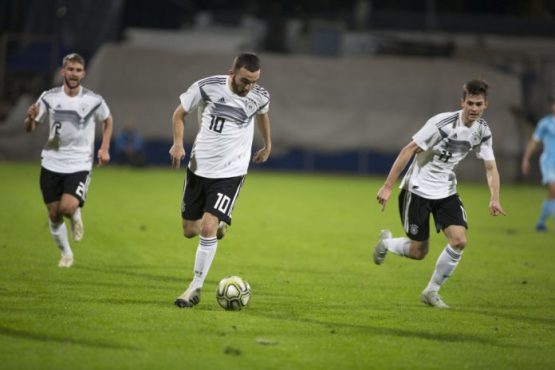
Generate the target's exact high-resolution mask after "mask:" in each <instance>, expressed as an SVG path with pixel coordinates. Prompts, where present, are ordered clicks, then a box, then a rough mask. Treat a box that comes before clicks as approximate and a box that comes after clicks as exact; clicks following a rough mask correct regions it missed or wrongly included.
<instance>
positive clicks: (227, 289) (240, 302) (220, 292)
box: [216, 276, 251, 311]
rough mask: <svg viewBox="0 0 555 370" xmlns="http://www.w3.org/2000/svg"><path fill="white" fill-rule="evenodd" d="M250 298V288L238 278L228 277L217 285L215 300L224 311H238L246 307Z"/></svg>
mask: <svg viewBox="0 0 555 370" xmlns="http://www.w3.org/2000/svg"><path fill="white" fill-rule="evenodd" d="M250 298H251V286H250V285H249V283H247V282H246V281H245V280H243V279H241V278H240V277H239V276H228V277H225V278H223V279H222V280H221V281H220V282H219V283H218V289H216V299H217V300H218V304H219V305H220V306H222V307H223V308H225V309H226V310H231V311H238V310H240V309H242V308H243V307H246V306H247V304H248V303H249V299H250Z"/></svg>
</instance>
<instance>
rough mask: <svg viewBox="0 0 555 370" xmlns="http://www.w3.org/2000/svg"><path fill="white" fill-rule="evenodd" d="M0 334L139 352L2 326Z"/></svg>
mask: <svg viewBox="0 0 555 370" xmlns="http://www.w3.org/2000/svg"><path fill="white" fill-rule="evenodd" d="M0 334H1V335H4V336H7V337H12V338H24V339H30V340H35V341H39V342H54V343H61V344H75V345H80V346H84V347H93V348H102V349H124V350H139V348H137V347H132V346H129V345H122V344H119V343H114V342H108V341H99V340H90V339H76V338H70V337H64V336H59V335H53V334H43V333H33V332H30V331H24V330H18V329H12V328H7V327H5V326H0Z"/></svg>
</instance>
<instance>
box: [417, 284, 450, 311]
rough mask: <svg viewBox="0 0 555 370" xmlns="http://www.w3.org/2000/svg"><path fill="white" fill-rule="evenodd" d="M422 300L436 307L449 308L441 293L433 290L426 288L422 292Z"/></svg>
mask: <svg viewBox="0 0 555 370" xmlns="http://www.w3.org/2000/svg"><path fill="white" fill-rule="evenodd" d="M420 301H421V302H422V303H424V304H427V305H428V306H432V307H435V308H449V306H448V305H447V304H446V303H445V302H443V300H442V299H441V297H440V296H439V294H438V293H437V292H432V291H431V290H426V289H424V291H423V292H422V294H420Z"/></svg>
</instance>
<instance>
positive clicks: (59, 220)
mask: <svg viewBox="0 0 555 370" xmlns="http://www.w3.org/2000/svg"><path fill="white" fill-rule="evenodd" d="M62 177H63V175H61V174H58V173H55V172H52V171H49V170H47V169H45V168H41V173H40V190H41V193H42V198H43V200H44V203H45V204H46V209H47V211H48V228H49V230H50V235H52V239H53V240H54V243H56V246H57V247H58V249H59V250H60V252H61V255H62V258H61V260H60V262H59V263H58V266H60V267H70V266H71V265H72V264H73V251H72V250H71V247H70V245H69V239H68V236H67V228H66V225H65V223H64V215H63V213H62V211H61V209H60V199H61V197H62V192H63V186H62V181H63V180H62Z"/></svg>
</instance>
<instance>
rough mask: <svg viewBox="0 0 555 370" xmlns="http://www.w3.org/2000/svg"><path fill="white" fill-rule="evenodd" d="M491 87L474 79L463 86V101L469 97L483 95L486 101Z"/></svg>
mask: <svg viewBox="0 0 555 370" xmlns="http://www.w3.org/2000/svg"><path fill="white" fill-rule="evenodd" d="M488 89H489V85H488V83H487V82H486V81H484V80H481V79H477V78H476V79H473V80H470V81H468V82H467V83H465V84H464V85H463V99H464V98H466V96H467V95H483V97H484V99H486V100H487V98H488Z"/></svg>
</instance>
